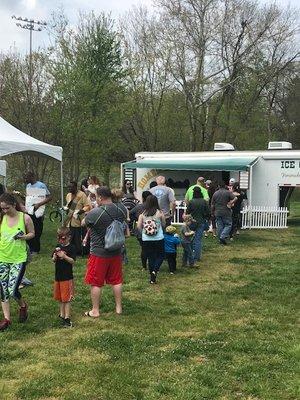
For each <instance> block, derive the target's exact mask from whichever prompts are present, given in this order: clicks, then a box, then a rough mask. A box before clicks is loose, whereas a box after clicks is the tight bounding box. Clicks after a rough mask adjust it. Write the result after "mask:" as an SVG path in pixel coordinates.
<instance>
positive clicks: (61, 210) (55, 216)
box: [49, 200, 68, 223]
mask: <svg viewBox="0 0 300 400" xmlns="http://www.w3.org/2000/svg"><path fill="white" fill-rule="evenodd" d="M52 208H54V210H52V211H51V212H50V214H49V219H50V221H51V222H57V223H61V222H62V221H63V220H64V217H65V216H66V215H67V211H68V208H67V207H60V206H59V200H58V201H57V202H56V203H55V206H52Z"/></svg>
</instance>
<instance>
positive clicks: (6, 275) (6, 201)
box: [0, 193, 34, 331]
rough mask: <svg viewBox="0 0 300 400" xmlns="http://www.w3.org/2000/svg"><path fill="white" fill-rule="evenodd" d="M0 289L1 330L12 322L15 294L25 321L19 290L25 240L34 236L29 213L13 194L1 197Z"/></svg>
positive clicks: (25, 312)
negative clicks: (11, 306) (2, 316)
mask: <svg viewBox="0 0 300 400" xmlns="http://www.w3.org/2000/svg"><path fill="white" fill-rule="evenodd" d="M0 209H1V213H0V289H1V290H0V292H1V306H2V311H3V314H4V319H3V320H2V321H0V331H2V330H4V329H6V328H8V327H9V325H10V306H9V299H10V298H11V297H13V298H14V299H15V300H16V301H17V302H18V304H19V306H20V310H19V322H25V321H26V319H27V317H28V314H27V304H26V303H25V301H24V300H23V299H22V297H21V293H20V292H19V290H18V287H19V284H20V281H21V279H22V277H23V275H24V272H25V265H26V259H27V250H26V240H30V239H32V238H33V237H34V227H33V223H32V220H31V218H30V217H29V215H27V214H24V213H23V212H22V211H20V206H19V204H18V202H17V200H16V199H15V197H14V196H13V195H12V194H9V193H4V194H2V195H1V196H0Z"/></svg>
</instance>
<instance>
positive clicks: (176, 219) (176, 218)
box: [172, 201, 186, 225]
mask: <svg viewBox="0 0 300 400" xmlns="http://www.w3.org/2000/svg"><path fill="white" fill-rule="evenodd" d="M185 210H186V205H185V204H184V203H182V202H178V201H176V208H175V210H174V214H173V220H172V224H175V225H183V221H182V214H183V213H184V212H185Z"/></svg>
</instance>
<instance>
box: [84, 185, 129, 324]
mask: <svg viewBox="0 0 300 400" xmlns="http://www.w3.org/2000/svg"><path fill="white" fill-rule="evenodd" d="M96 199H97V204H98V206H99V207H96V208H94V209H93V210H91V211H90V212H89V213H88V214H87V215H86V217H85V220H84V224H85V225H86V226H87V227H88V228H89V229H90V240H91V244H90V256H89V259H88V262H87V270H86V275H85V282H86V283H87V284H88V285H91V300H92V309H91V310H90V311H87V312H86V313H85V315H86V316H88V317H92V318H98V317H99V315H100V311H99V306H100V298H101V288H102V286H104V284H105V283H107V284H109V285H112V289H113V293H114V296H115V303H116V313H117V314H121V313H122V283H123V276H122V256H121V249H118V250H114V251H108V250H105V248H104V237H105V233H106V229H107V227H108V226H109V225H110V224H111V223H112V221H113V220H118V221H120V222H124V221H126V217H127V210H126V208H125V206H124V205H123V204H121V203H113V202H112V200H111V191H110V189H109V188H108V187H105V186H102V187H99V188H98V189H97V193H96Z"/></svg>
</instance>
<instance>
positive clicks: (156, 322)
mask: <svg viewBox="0 0 300 400" xmlns="http://www.w3.org/2000/svg"><path fill="white" fill-rule="evenodd" d="M292 218H293V219H292V226H291V227H290V228H289V229H288V230H283V231H254V230H253V231H251V232H249V231H247V232H242V234H241V235H240V237H239V238H238V239H237V240H236V241H235V242H234V243H232V244H231V245H230V246H228V247H227V248H223V247H219V246H218V244H217V243H216V241H215V240H213V239H212V238H208V239H205V250H204V258H203V263H202V265H201V267H200V268H198V269H196V268H195V269H190V270H187V269H185V270H182V269H180V268H179V269H178V273H177V274H176V275H174V276H170V275H169V274H168V273H167V269H166V265H164V266H163V268H162V272H161V274H160V276H159V284H158V285H156V286H150V285H149V283H148V276H147V274H146V273H145V272H144V271H143V270H141V268H140V263H139V257H138V250H139V249H138V245H137V243H136V241H135V239H134V238H130V239H129V241H128V253H129V257H130V262H129V265H127V266H126V267H125V285H124V314H123V315H122V316H116V315H115V314H114V313H113V309H114V303H113V298H112V294H111V290H110V288H108V287H107V288H106V289H105V290H104V296H103V304H102V316H101V318H100V319H99V320H90V319H88V318H85V317H83V316H82V315H83V312H84V311H86V310H89V307H90V301H89V290H88V287H86V286H85V285H84V284H83V276H84V270H85V260H83V259H79V260H78V262H77V264H76V269H75V270H76V299H75V301H74V303H73V321H74V327H73V328H72V329H68V330H66V329H65V330H64V329H61V328H60V327H59V322H58V318H57V315H58V310H57V304H56V302H55V301H54V300H52V286H51V285H52V280H53V264H52V262H51V261H50V252H51V250H52V248H53V246H54V245H55V234H54V230H55V227H54V226H53V225H50V223H49V224H48V223H47V226H46V230H45V233H44V236H43V245H44V248H43V254H42V255H41V256H40V257H39V258H37V259H35V260H34V261H33V262H32V263H31V264H30V266H29V267H28V274H27V276H28V277H29V278H30V279H32V280H33V281H34V282H35V286H34V287H33V288H27V289H24V291H23V294H24V296H25V297H26V298H27V299H28V302H29V305H30V309H29V311H30V318H29V320H28V322H27V323H26V324H24V325H20V324H18V323H13V324H12V326H11V328H10V329H9V330H7V331H5V332H3V333H1V335H0V341H1V342H0V343H1V351H0V361H1V375H0V376H1V377H0V399H5V400H6V399H7V400H8V399H44V400H46V399H47V400H50V399H51V400H54V399H55V400H57V399H63V400H117V399H122V400H123V399H124V400H129V399H136V400H142V399H144V400H154V399H163V400H177V399H178V400H183V399H184V400H198V399H199V400H200V399H220V400H227V399H228V400H229V399H243V400H244V399H247V400H250V399H251V400H254V399H255V400H257V399H260V400H268V399H270V400H276V399H278V400H284V399H297V398H299V395H300V393H299V388H297V361H298V362H299V358H298V359H297V351H298V355H299V341H297V338H298V339H299V336H298V335H297V333H298V332H297V329H296V326H297V325H296V323H297V315H296V312H297V295H298V293H297V289H298V285H297V273H298V271H299V265H300V252H299V247H300V246H299V244H300V206H299V204H297V206H296V205H295V204H294V206H293V208H292ZM298 305H299V304H298ZM16 311H17V310H16V307H15V305H14V306H13V317H14V318H15V317H16ZM297 345H298V348H297ZM298 372H299V370H298Z"/></svg>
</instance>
